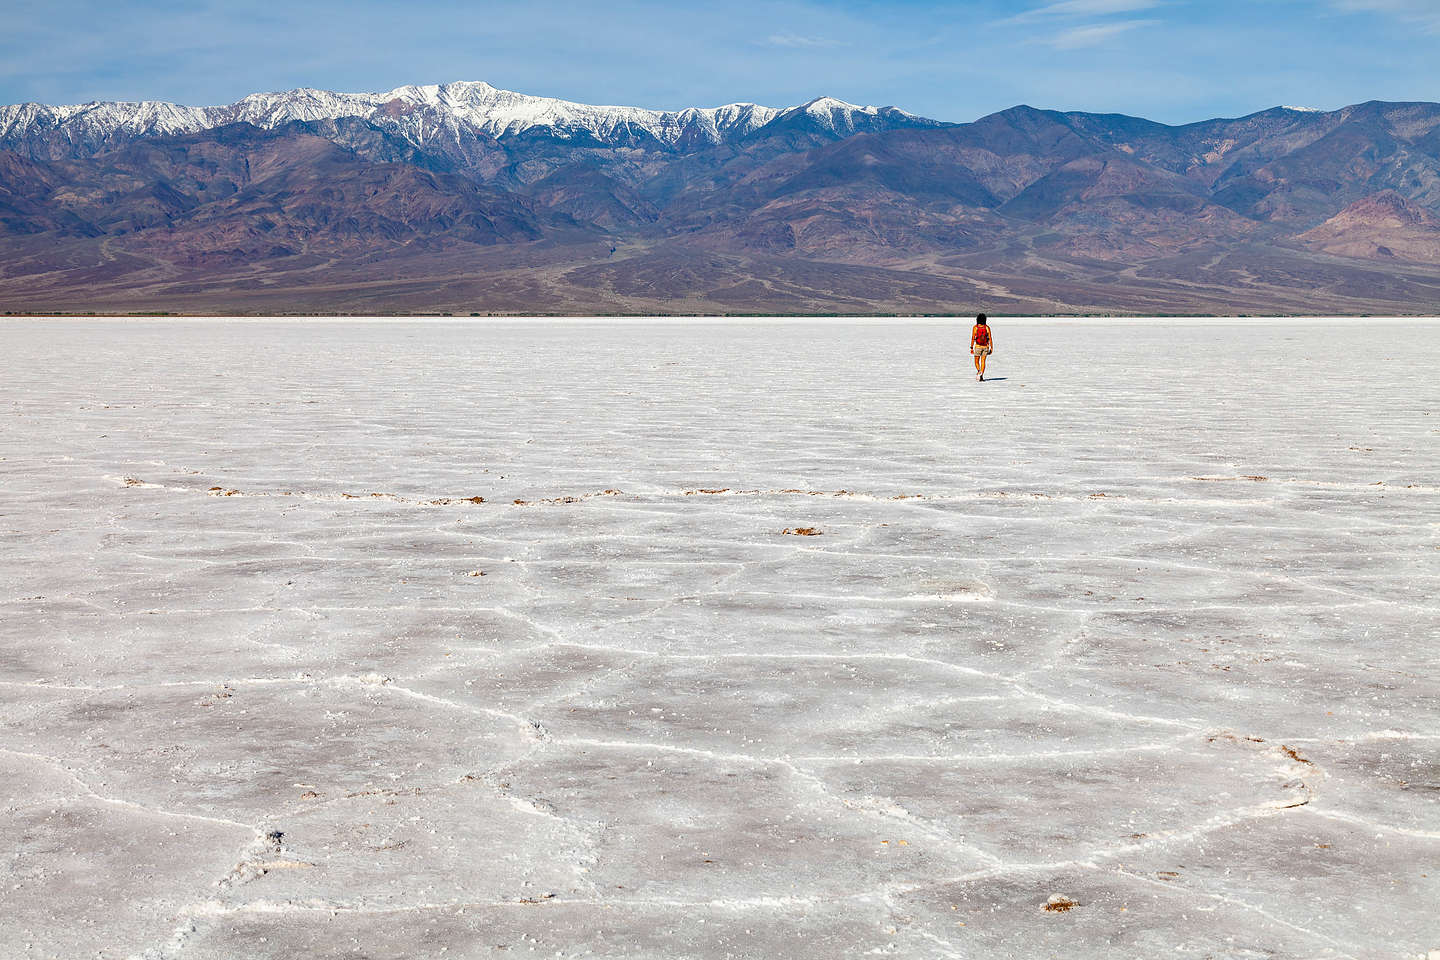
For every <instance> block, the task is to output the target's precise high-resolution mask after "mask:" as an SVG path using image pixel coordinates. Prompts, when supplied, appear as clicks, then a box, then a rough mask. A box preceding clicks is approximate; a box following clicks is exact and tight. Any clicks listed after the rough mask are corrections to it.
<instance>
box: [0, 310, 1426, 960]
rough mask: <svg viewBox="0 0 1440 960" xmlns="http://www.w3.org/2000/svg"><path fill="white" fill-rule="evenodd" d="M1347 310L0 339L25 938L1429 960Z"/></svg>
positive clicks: (1373, 363) (1375, 361)
mask: <svg viewBox="0 0 1440 960" xmlns="http://www.w3.org/2000/svg"><path fill="white" fill-rule="evenodd" d="M1354 329H1355V327H1354V324H1353V323H1347V324H1339V323H1324V322H1308V323H1301V322H1292V323H1280V322H1275V323H1269V324H1256V325H1248V326H1243V327H1238V326H1226V325H1216V324H1210V323H1205V322H1156V323H1154V324H1153V325H1149V326H1137V325H1120V324H1107V323H1103V322H1097V323H1094V324H1091V325H1088V326H1086V325H1075V324H1069V323H1065V324H1026V325H1021V324H1009V325H1006V324H1001V325H1000V328H999V330H1000V331H1001V336H1002V337H1003V339H1002V341H1001V343H1002V348H1003V352H1002V353H1000V354H998V355H997V356H996V358H995V360H994V361H993V362H992V367H991V370H992V373H993V374H994V375H996V376H998V377H1003V378H1005V379H1000V380H995V381H993V382H990V383H986V384H976V383H974V382H972V381H971V380H970V379H969V377H968V376H967V375H966V372H965V371H966V369H967V368H968V366H969V364H968V362H967V360H966V358H965V356H964V350H963V346H964V330H963V328H961V329H957V328H955V327H950V326H945V325H942V324H921V323H915V324H887V325H865V324H846V323H833V324H826V323H816V324H808V325H791V324H787V325H783V326H778V327H767V326H763V325H756V324H742V323H736V324H708V325H683V326H673V325H647V324H618V323H617V324H609V325H596V324H579V325H576V324H564V323H555V324H515V325H510V324H492V323H485V324H464V323H440V322H413V323H411V322H405V323H383V324H381V323H364V322H337V323H326V324H306V323H292V322H281V321H276V322H267V323H226V322H208V321H207V322H183V321H182V322H176V321H146V322H82V321H30V320H6V321H3V322H0V353H3V355H4V356H5V357H6V358H7V365H6V375H5V381H4V386H3V387H0V402H3V405H4V406H3V408H0V417H3V420H0V531H3V535H0V561H3V563H4V568H5V570H6V572H7V577H6V578H5V583H4V584H3V586H0V591H3V593H0V779H3V782H4V783H5V784H6V785H7V790H6V791H5V793H4V795H3V796H0V825H3V835H4V837H5V838H6V840H5V842H4V847H5V851H6V853H5V856H6V861H5V870H4V871H3V872H0V957H3V958H10V957H14V958H49V957H65V958H71V957H113V958H127V957H138V958H145V960H208V958H233V957H247V958H249V957H256V958H260V957H273V958H291V957H296V956H306V957H337V958H338V957H351V956H357V955H367V956H387V957H404V956H410V957H434V956H440V955H442V953H443V955H444V956H446V957H482V956H483V957H491V956H497V955H510V954H523V955H529V956H552V957H560V956H574V957H581V956H584V957H616V958H618V957H656V958H660V957H665V958H669V957H696V958H706V957H717V958H718V957H766V958H783V957H794V958H810V957H829V956H836V955H839V956H895V957H907V958H910V957H913V958H930V957H934V958H956V957H966V958H1007V960H1008V958H1012V957H1041V956H1052V955H1064V956H1066V957H1073V958H1084V957H1095V958H1102V957H1103V958H1116V957H1135V958H1142V957H1143V958H1150V957H1154V956H1159V955H1171V954H1177V953H1178V955H1181V956H1192V957H1212V958H1260V957H1264V958H1270V960H1289V958H1294V960H1302V958H1304V960H1312V958H1322V957H1324V958H1353V960H1362V958H1366V960H1368V958H1376V960H1379V958H1386V960H1391V958H1407V957H1408V958H1424V957H1426V956H1427V954H1429V955H1431V956H1432V957H1433V956H1434V955H1435V954H1433V953H1432V951H1436V950H1440V919H1437V916H1440V914H1437V910H1436V904H1440V711H1437V708H1436V703H1437V696H1440V678H1437V674H1436V670H1435V664H1436V662H1437V653H1440V649H1437V644H1440V640H1437V637H1440V603H1437V602H1436V601H1435V600H1434V597H1435V596H1436V594H1437V587H1440V555H1437V552H1436V551H1437V549H1440V500H1437V495H1440V486H1437V483H1436V479H1437V476H1440V442H1437V440H1440V436H1437V435H1440V411H1437V409H1436V400H1437V399H1440V397H1437V395H1436V393H1435V391H1434V387H1433V376H1434V370H1435V369H1437V367H1440V326H1436V325H1432V324H1424V323H1415V324H1394V325H1384V326H1373V325H1372V326H1370V327H1367V330H1366V333H1365V335H1364V338H1363V347H1362V348H1361V349H1357V348H1356V346H1355V344H1356V342H1357V341H1356V338H1355V335H1354ZM787 530H789V531H791V533H790V534H787V533H785V531H787ZM796 530H805V531H807V532H809V533H811V534H812V535H809V536H795V535H794V531H796ZM482 574H483V576H482Z"/></svg>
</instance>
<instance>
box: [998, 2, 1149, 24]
mask: <svg viewBox="0 0 1440 960" xmlns="http://www.w3.org/2000/svg"><path fill="white" fill-rule="evenodd" d="M1160 5H1161V0H1060V2H1059V3H1050V4H1046V5H1045V6H1043V7H1035V8H1034V9H1032V10H1026V11H1024V12H1023V13H1018V14H1016V15H1015V16H1013V17H1008V18H1006V19H1004V20H1001V21H1000V23H1002V24H1019V23H1035V22H1037V21H1043V20H1052V19H1061V18H1079V17H1104V16H1109V15H1110V14H1115V13H1137V12H1139V11H1141V10H1153V9H1154V8H1155V7H1158V6H1160Z"/></svg>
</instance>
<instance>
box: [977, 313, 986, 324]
mask: <svg viewBox="0 0 1440 960" xmlns="http://www.w3.org/2000/svg"><path fill="white" fill-rule="evenodd" d="M975 322H976V323H985V314H983V313H982V314H980V315H979V316H978V317H976V318H975Z"/></svg>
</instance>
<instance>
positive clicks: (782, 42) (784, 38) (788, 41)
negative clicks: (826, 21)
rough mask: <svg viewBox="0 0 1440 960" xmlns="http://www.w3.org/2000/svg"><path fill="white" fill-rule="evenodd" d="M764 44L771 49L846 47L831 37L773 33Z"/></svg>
mask: <svg viewBox="0 0 1440 960" xmlns="http://www.w3.org/2000/svg"><path fill="white" fill-rule="evenodd" d="M763 42H764V43H765V44H766V45H767V46H771V47H789V48H791V49H797V50H803V49H814V48H817V47H841V46H844V43H842V42H841V41H839V40H831V39H830V38H829V37H806V36H801V35H799V34H794V33H772V34H770V36H768V37H766V38H765V40H764V41H763Z"/></svg>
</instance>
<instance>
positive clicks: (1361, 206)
mask: <svg viewBox="0 0 1440 960" xmlns="http://www.w3.org/2000/svg"><path fill="white" fill-rule="evenodd" d="M1300 239H1301V240H1302V241H1303V242H1304V243H1305V244H1306V245H1307V246H1309V247H1310V248H1311V249H1314V250H1319V251H1322V252H1324V253H1329V254H1333V255H1335V256H1339V257H1354V258H1359V259H1365V260H1387V259H1397V260H1406V261H1409V262H1411V263H1424V264H1440V217H1437V216H1435V215H1434V214H1432V213H1430V212H1429V211H1427V210H1424V209H1422V208H1420V207H1418V206H1415V205H1414V204H1411V203H1409V202H1407V201H1406V200H1405V198H1404V197H1402V196H1400V195H1399V194H1397V193H1395V192H1393V191H1386V192H1384V193H1380V194H1377V195H1375V196H1373V197H1366V198H1365V199H1363V200H1357V201H1355V202H1354V203H1352V204H1350V206H1348V207H1346V208H1345V209H1344V210H1341V211H1340V212H1339V213H1337V214H1336V215H1335V216H1333V217H1331V218H1330V219H1329V220H1326V221H1325V222H1324V223H1322V224H1320V226H1318V227H1315V228H1314V229H1313V230H1307V231H1306V232H1305V233H1302V234H1301V235H1300Z"/></svg>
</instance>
